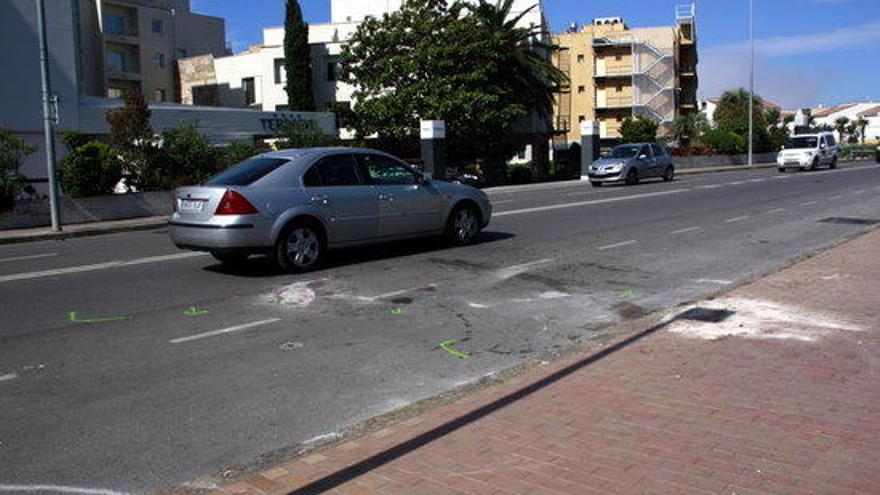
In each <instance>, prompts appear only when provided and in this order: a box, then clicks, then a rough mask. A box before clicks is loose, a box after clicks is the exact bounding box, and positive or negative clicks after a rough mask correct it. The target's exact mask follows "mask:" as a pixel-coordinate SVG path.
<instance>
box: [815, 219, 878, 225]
mask: <svg viewBox="0 0 880 495" xmlns="http://www.w3.org/2000/svg"><path fill="white" fill-rule="evenodd" d="M819 223H839V224H843V225H877V224H880V220H877V219H875V218H851V217H830V218H823V219H822V220H819Z"/></svg>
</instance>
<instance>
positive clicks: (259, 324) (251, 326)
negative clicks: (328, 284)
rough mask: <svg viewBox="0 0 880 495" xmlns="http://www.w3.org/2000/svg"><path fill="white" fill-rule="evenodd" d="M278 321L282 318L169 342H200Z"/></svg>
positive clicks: (198, 334)
mask: <svg viewBox="0 0 880 495" xmlns="http://www.w3.org/2000/svg"><path fill="white" fill-rule="evenodd" d="M276 321H281V318H270V319H268V320H260V321H254V322H251V323H245V324H244V325H237V326H234V327H229V328H224V329H221V330H214V331H212V332H204V333H197V334H195V335H190V336H188V337H180V338H178V339H171V340H169V341H168V343H169V344H182V343H184V342H190V341H193V340H199V339H204V338H208V337H214V336H217V335H224V334H227V333H232V332H238V331H240V330H247V329H248V328H254V327H259V326H261V325H268V324H269V323H275V322H276Z"/></svg>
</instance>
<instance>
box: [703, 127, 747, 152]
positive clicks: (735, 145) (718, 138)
mask: <svg viewBox="0 0 880 495" xmlns="http://www.w3.org/2000/svg"><path fill="white" fill-rule="evenodd" d="M701 141H702V142H703V144H705V145H706V146H708V147H710V148H712V149H714V150H715V151H716V152H717V153H719V154H722V155H737V154H741V153H745V152H746V151H747V149H748V145H747V144H746V140H745V139H744V138H742V137H741V136H738V135H736V134H734V133H733V132H730V131H723V130H720V129H712V130H711V131H707V132H706V133H705V134H703V137H702V138H701Z"/></svg>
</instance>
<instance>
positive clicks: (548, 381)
mask: <svg viewBox="0 0 880 495" xmlns="http://www.w3.org/2000/svg"><path fill="white" fill-rule="evenodd" d="M704 312H705V310H703V309H701V308H693V309H691V310H688V311H685V312H682V313H679V314H678V315H676V316H675V317H674V318H671V319H670V320H668V321H665V322H661V323H659V324H657V325H654V326H652V327H650V328H648V329H646V330H643V331H641V332H639V333H637V334H635V335H631V336H629V337H627V338H625V339H624V340H621V341H620V342H617V343H615V344H613V345H611V346H609V347H606V348H605V349H602V350H600V351H598V352H595V353H593V354H590V355H589V356H587V357H586V358H584V359H581V360H579V361H577V362H575V363H573V364H571V365H569V366H566V367H565V368H563V369H561V370H559V371H557V372H555V373H553V374H552V375H550V376H547V377H545V378H543V379H541V380H538V381H537V382H535V383H532V384H531V385H528V386H525V387H523V388H521V389H519V390H517V391H516V392H513V393H511V394H510V395H507V396H505V397H502V398H500V399H497V400H495V401H493V402H490V403H489V404H486V405H485V406H482V407H480V408H478V409H475V410H473V411H471V412H469V413H467V414H465V415H464V416H461V417H458V418H456V419H453V420H452V421H449V422H446V423H444V424H442V425H440V426H438V427H436V428H434V429H433V430H430V431H426V432H425V433H422V434H420V435H418V436H416V437H414V438H412V439H410V440H407V441H406V442H403V443H400V444H398V445H395V446H393V447H391V448H389V449H387V450H385V451H382V452H379V453H378V454H375V455H373V456H372V457H369V458H367V459H364V460H363V461H360V462H358V463H356V464H353V465H351V466H349V467H347V468H345V469H341V470H339V471H337V472H335V473H333V474H330V475H328V476H325V477H324V478H321V479H319V480H316V481H313V482H311V483H309V484H308V485H306V486H304V487H302V488H299V489H297V490H294V491H293V492H290V494H289V495H304V494H313V493H324V492H326V491H329V490H332V489H334V488H336V487H338V486H340V485H342V484H344V483H347V482H349V481H351V480H353V479H355V478H357V477H358V476H361V475H364V474H366V473H368V472H370V471H372V470H374V469H376V468H379V467H380V466H382V465H385V464H388V463H390V462H392V461H394V460H395V459H398V458H400V457H402V456H404V455H406V454H408V453H410V452H412V451H414V450H416V449H418V448H421V447H424V446H425V445H427V444H429V443H431V442H433V441H434V440H437V439H439V438H441V437H443V436H446V435H448V434H450V433H452V432H454V431H456V430H458V429H459V428H462V427H464V426H467V425H468V424H470V423H473V422H475V421H478V420H480V419H482V418H483V417H485V416H488V415H490V414H492V413H493V412H495V411H498V410H499V409H502V408H504V407H506V406H508V405H510V404H513V403H514V402H516V401H518V400H520V399H524V398H526V397H528V396H529V395H532V394H533V393H535V392H537V391H539V390H541V389H543V388H545V387H548V386H550V385H552V384H554V383H556V382H558V381H559V380H562V379H563V378H565V377H567V376H569V375H571V374H572V373H575V372H577V371H579V370H581V369H582V368H585V367H587V366H589V365H591V364H593V363H596V362H598V361H600V360H602V359H604V358H606V357H608V356H610V355H611V354H614V353H615V352H617V351H620V350H623V349H625V348H626V347H629V346H630V345H632V344H634V343H636V342H638V341H639V340H642V339H644V338H645V337H648V336H649V335H651V334H653V333H656V332H657V331H659V330H661V329H663V328H665V327H666V326H668V325H670V324H671V323H673V322H675V321H677V320H691V319H694V318H699V317H700V316H703V314H704ZM724 313H725V314H724V315H722V316H721V317H722V318H727V317H729V316H731V314H732V313H731V312H724Z"/></svg>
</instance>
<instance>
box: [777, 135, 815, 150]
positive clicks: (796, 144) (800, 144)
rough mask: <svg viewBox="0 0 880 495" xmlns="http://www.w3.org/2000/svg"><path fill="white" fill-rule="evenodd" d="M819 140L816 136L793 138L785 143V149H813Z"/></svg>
mask: <svg viewBox="0 0 880 495" xmlns="http://www.w3.org/2000/svg"><path fill="white" fill-rule="evenodd" d="M818 142H819V138H817V137H816V136H795V137H793V138H791V139H789V140H788V142H787V143H785V147H786V148H795V149H796V148H815V147H816V146H817V143H818Z"/></svg>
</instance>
